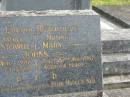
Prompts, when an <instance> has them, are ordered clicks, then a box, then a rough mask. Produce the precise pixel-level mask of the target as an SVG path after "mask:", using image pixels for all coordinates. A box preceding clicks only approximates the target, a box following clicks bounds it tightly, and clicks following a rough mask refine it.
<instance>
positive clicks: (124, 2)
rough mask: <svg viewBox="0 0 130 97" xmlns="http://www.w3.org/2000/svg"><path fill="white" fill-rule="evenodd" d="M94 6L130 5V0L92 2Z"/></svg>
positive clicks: (99, 0)
mask: <svg viewBox="0 0 130 97" xmlns="http://www.w3.org/2000/svg"><path fill="white" fill-rule="evenodd" d="M92 4H93V5H130V0H92Z"/></svg>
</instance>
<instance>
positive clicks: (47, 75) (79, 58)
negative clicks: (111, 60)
mask: <svg viewBox="0 0 130 97" xmlns="http://www.w3.org/2000/svg"><path fill="white" fill-rule="evenodd" d="M1 14H2V15H1V18H0V39H1V41H0V54H1V55H0V56H1V61H2V62H1V63H2V64H5V65H1V67H0V79H2V80H1V81H0V90H1V91H0V92H1V93H0V95H1V96H2V97H8V96H10V97H14V96H15V97H32V96H44V95H52V94H65V93H73V92H83V91H86V92H87V91H97V92H98V93H97V95H96V97H101V96H102V92H100V91H102V64H101V40H100V39H101V33H100V25H99V24H100V17H99V15H97V14H96V13H95V12H93V11H91V10H85V11H82V10H81V11H67V12H66V11H45V12H44V11H43V12H41V13H40V12H35V13H33V12H23V13H20V14H19V13H18V12H5V13H4V12H2V13H1ZM19 15H20V16H19ZM20 44H22V45H20ZM25 59H26V60H27V61H28V62H26V61H25ZM8 62H9V63H8ZM8 66H10V67H9V68H10V69H9V70H8ZM22 68H24V69H22ZM22 70H25V71H22ZM92 95H93V93H92ZM89 97H91V96H89ZM92 97H93V96H92Z"/></svg>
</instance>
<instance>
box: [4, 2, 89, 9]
mask: <svg viewBox="0 0 130 97" xmlns="http://www.w3.org/2000/svg"><path fill="white" fill-rule="evenodd" d="M90 1H91V0H55V1H54V0H2V10H7V11H18V10H84V9H90V7H91V5H90Z"/></svg>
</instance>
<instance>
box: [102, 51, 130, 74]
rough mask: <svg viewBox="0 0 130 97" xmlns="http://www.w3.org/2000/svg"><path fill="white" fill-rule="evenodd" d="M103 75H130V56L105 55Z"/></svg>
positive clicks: (103, 58)
mask: <svg viewBox="0 0 130 97" xmlns="http://www.w3.org/2000/svg"><path fill="white" fill-rule="evenodd" d="M102 61H103V74H104V76H106V75H107V76H108V75H110V76H111V75H122V74H130V54H118V53H117V54H103V56H102Z"/></svg>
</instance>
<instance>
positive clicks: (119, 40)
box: [102, 29, 130, 54]
mask: <svg viewBox="0 0 130 97" xmlns="http://www.w3.org/2000/svg"><path fill="white" fill-rule="evenodd" d="M102 49H103V51H102V53H103V54H112V53H130V29H118V30H110V31H109V30H104V31H103V32H102Z"/></svg>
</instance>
